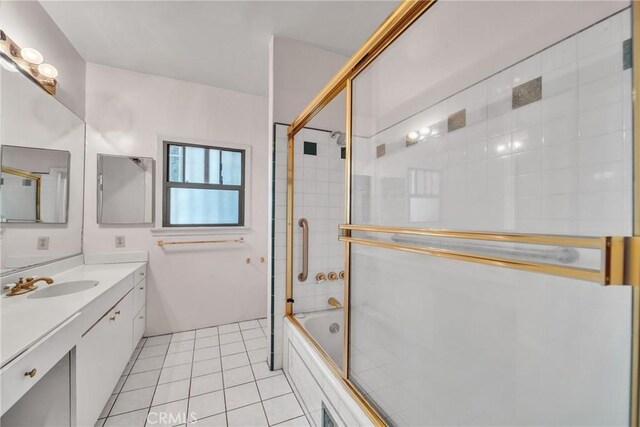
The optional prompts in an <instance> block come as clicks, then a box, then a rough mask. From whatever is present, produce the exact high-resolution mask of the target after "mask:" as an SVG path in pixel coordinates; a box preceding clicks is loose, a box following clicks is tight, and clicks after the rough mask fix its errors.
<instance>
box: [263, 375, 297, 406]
mask: <svg viewBox="0 0 640 427" xmlns="http://www.w3.org/2000/svg"><path fill="white" fill-rule="evenodd" d="M257 383H258V390H259V391H260V397H261V398H262V400H267V399H271V398H273V397H277V396H282V395H283V394H287V393H291V392H292V390H291V387H290V386H289V382H288V381H287V379H286V378H285V376H284V374H283V375H276V376H275V377H271V378H265V379H262V380H260V381H257Z"/></svg>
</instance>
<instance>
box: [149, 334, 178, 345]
mask: <svg viewBox="0 0 640 427" xmlns="http://www.w3.org/2000/svg"><path fill="white" fill-rule="evenodd" d="M170 341H171V334H169V335H158V336H157V337H149V338H147V341H146V342H145V343H144V346H145V347H150V346H153V345H160V344H169V342H170Z"/></svg>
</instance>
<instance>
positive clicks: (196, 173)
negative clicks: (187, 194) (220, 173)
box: [184, 147, 205, 183]
mask: <svg viewBox="0 0 640 427" xmlns="http://www.w3.org/2000/svg"><path fill="white" fill-rule="evenodd" d="M185 149H186V156H187V157H186V158H185V169H186V170H185V174H184V175H185V176H184V181H185V182H198V183H204V182H205V181H204V154H205V149H204V148H199V147H185Z"/></svg>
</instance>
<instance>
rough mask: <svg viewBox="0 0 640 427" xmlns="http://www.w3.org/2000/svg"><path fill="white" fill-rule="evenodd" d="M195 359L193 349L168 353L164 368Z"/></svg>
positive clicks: (188, 362)
mask: <svg viewBox="0 0 640 427" xmlns="http://www.w3.org/2000/svg"><path fill="white" fill-rule="evenodd" d="M192 360H193V351H183V352H182V353H172V354H167V357H166V358H165V360H164V365H162V366H163V367H164V368H168V367H171V366H178V365H185V364H190V363H191V362H192Z"/></svg>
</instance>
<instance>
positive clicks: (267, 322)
mask: <svg viewBox="0 0 640 427" xmlns="http://www.w3.org/2000/svg"><path fill="white" fill-rule="evenodd" d="M258 323H260V326H262V327H263V328H266V327H267V326H268V325H269V320H268V319H267V318H266V317H265V318H264V319H259V320H258Z"/></svg>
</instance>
